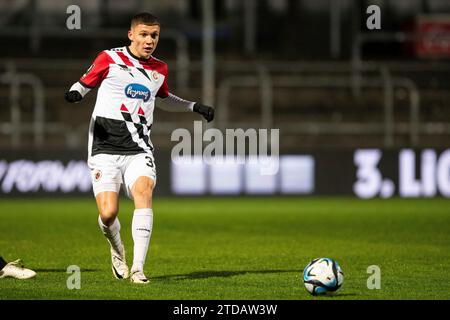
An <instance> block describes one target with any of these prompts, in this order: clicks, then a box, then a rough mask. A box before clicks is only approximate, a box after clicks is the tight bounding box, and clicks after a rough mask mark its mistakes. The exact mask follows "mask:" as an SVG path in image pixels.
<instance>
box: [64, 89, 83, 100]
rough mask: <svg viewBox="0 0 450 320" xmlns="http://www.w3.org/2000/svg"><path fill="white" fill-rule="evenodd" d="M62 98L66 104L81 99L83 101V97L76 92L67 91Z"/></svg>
mask: <svg viewBox="0 0 450 320" xmlns="http://www.w3.org/2000/svg"><path fill="white" fill-rule="evenodd" d="M64 98H65V99H66V101H67V102H71V103H74V102H79V101H81V99H83V96H82V95H81V94H80V93H79V92H78V91H76V90H73V91H68V92H66V93H65V94H64Z"/></svg>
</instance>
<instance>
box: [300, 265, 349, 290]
mask: <svg viewBox="0 0 450 320" xmlns="http://www.w3.org/2000/svg"><path fill="white" fill-rule="evenodd" d="M303 283H304V284H305V288H306V290H307V291H308V292H309V293H311V294H312V295H313V296H316V295H323V294H330V293H333V292H336V291H337V290H338V289H339V288H340V287H341V286H342V284H343V283H344V273H343V272H342V269H341V267H340V266H339V263H337V261H334V260H332V259H329V258H317V259H314V260H313V261H311V262H310V263H309V264H308V265H307V266H306V267H305V270H304V271H303Z"/></svg>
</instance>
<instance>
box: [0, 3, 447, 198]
mask: <svg viewBox="0 0 450 320" xmlns="http://www.w3.org/2000/svg"><path fill="white" fill-rule="evenodd" d="M74 4H75V5H77V6H79V8H80V9H81V28H80V29H75V30H69V29H68V28H67V25H66V22H67V19H68V18H69V16H70V13H67V12H66V10H67V8H68V6H70V5H74ZM370 5H377V6H378V7H379V8H380V10H381V28H380V29H374V30H371V29H369V28H368V27H367V20H368V19H369V18H370V16H371V14H370V13H367V8H368V7H369V6H370ZM140 11H149V12H151V13H153V14H155V15H157V16H158V17H159V18H160V20H161V21H162V34H161V40H160V43H159V47H158V49H157V51H156V52H155V56H156V57H158V58H161V59H162V60H165V61H166V62H167V63H168V65H169V86H170V88H171V89H170V90H171V91H172V92H174V93H175V94H177V95H179V96H181V97H184V98H186V99H190V100H193V101H203V102H205V103H209V104H211V105H213V106H214V107H215V108H216V111H217V115H216V119H215V121H214V122H213V123H212V124H211V125H205V126H204V128H208V127H215V128H219V129H221V130H225V129H226V128H243V129H247V128H255V129H260V128H268V129H270V128H278V129H280V153H281V154H284V155H295V154H296V155H300V154H306V155H316V154H318V153H319V154H322V155H323V154H327V155H326V156H322V158H323V159H325V160H324V161H322V162H325V163H328V164H327V165H328V166H327V167H323V169H322V167H318V164H317V163H318V160H317V159H321V156H314V159H315V160H316V162H315V164H316V166H315V168H316V169H315V171H314V172H313V173H312V174H313V176H314V177H316V178H317V176H318V172H322V171H323V170H328V171H338V170H339V166H340V165H341V164H342V162H340V161H337V160H336V161H334V162H332V164H329V162H330V161H328V160H326V159H329V158H330V157H331V158H332V157H333V154H338V153H342V154H343V156H342V157H337V158H336V159H347V158H348V159H349V163H347V164H346V165H348V166H349V168H350V169H349V172H348V175H347V176H349V178H348V179H349V180H351V181H354V180H355V179H354V178H355V175H356V172H357V168H356V167H354V166H355V160H354V159H355V158H354V155H355V150H358V149H361V148H362V149H367V148H371V149H377V150H387V151H386V152H388V153H390V152H393V153H394V154H395V156H392V162H390V163H391V164H389V165H387V167H390V168H392V167H395V169H388V172H395V175H396V177H395V178H391V180H392V182H393V183H394V185H395V186H397V184H398V183H399V181H400V180H401V178H400V177H398V175H397V171H398V170H399V160H398V157H397V156H398V155H399V154H400V153H397V151H399V150H403V149H411V150H417V154H416V155H417V157H416V158H417V159H418V160H417V166H415V167H414V168H415V169H414V170H416V171H420V170H419V169H418V168H419V167H420V166H419V165H420V161H421V160H420V159H421V154H422V153H421V150H425V149H432V150H435V153H436V157H437V158H438V159H439V155H440V154H443V152H444V151H445V150H446V148H447V147H448V146H449V141H450V140H449V138H450V112H449V103H450V90H449V89H450V2H449V1H446V0H395V1H394V0H370V1H369V0H367V1H366V0H246V1H238V0H214V1H213V0H211V1H208V0H185V1H184V0H171V1H143V0H130V1H119V0H83V1H74V0H60V1H50V0H17V1H9V0H0V41H1V43H2V46H1V50H0V149H1V150H2V153H1V155H0V159H4V160H2V161H3V162H2V163H3V168H4V169H3V173H2V171H1V170H0V173H2V176H0V179H3V180H0V181H2V183H3V184H4V183H5V182H4V181H5V179H6V175H7V172H8V168H9V169H10V168H11V163H12V161H15V160H17V159H20V157H23V158H29V159H33V155H34V156H36V157H38V158H39V159H41V160H42V159H45V158H46V155H48V154H50V153H49V152H52V153H51V154H52V155H53V156H54V157H56V158H57V155H62V154H64V156H62V158H64V159H66V158H67V156H66V153H67V152H68V153H70V154H71V155H78V158H79V159H84V158H85V156H86V147H87V128H88V123H89V118H90V115H91V112H92V108H93V105H94V103H95V96H96V95H95V92H91V93H90V94H89V95H88V96H87V97H86V98H85V99H84V101H83V102H82V103H80V104H77V105H71V104H68V103H66V102H65V101H64V99H63V94H64V92H65V91H66V90H67V89H68V88H69V87H70V86H71V85H72V84H73V83H74V82H75V81H77V79H78V78H79V77H80V76H81V75H82V74H83V73H84V72H85V70H86V69H87V68H88V67H89V65H90V64H91V62H92V61H93V59H94V58H95V56H96V55H97V54H98V53H99V52H100V51H101V50H103V49H107V48H113V47H118V46H123V45H126V44H128V39H127V30H128V28H129V21H130V17H131V16H132V15H134V14H135V13H137V12H140ZM208 32H211V33H210V34H211V35H212V37H208V36H207V35H208ZM198 119H199V118H198V117H196V115H194V114H179V113H168V112H164V111H162V110H158V109H156V110H155V122H154V125H153V128H152V141H153V143H154V145H155V146H156V148H157V150H158V151H157V152H159V154H160V157H161V159H164V160H163V161H159V163H160V168H161V171H160V172H161V173H162V172H167V176H166V177H165V180H166V181H167V184H168V185H166V186H161V189H162V190H166V191H167V193H168V194H170V192H171V191H170V190H172V191H173V181H172V180H171V179H173V177H172V178H171V172H172V171H171V170H172V169H171V168H170V166H169V164H168V163H166V162H170V157H169V156H168V153H169V152H170V150H171V148H172V147H173V145H174V144H175V142H173V141H171V140H170V136H171V132H173V130H174V129H176V128H186V129H188V130H190V131H193V120H198ZM347 152H350V155H349V154H347ZM19 155H20V156H19ZM37 155H40V156H37ZM157 157H158V154H157ZM389 157H391V156H389ZM56 158H54V159H56ZM66 160H67V161H68V158H67V159H66ZM157 160H158V158H157ZM322 162H321V163H322ZM434 163H435V164H436V163H438V161H437V160H436V161H434ZM352 166H353V167H352ZM442 166H443V167H445V168H446V166H445V165H442ZM344 167H345V165H344ZM1 168H2V166H1V165H0V169H1ZM352 168H353V169H352ZM352 170H353V171H352ZM436 172H437V171H436ZM436 172H434V171H433V173H432V175H434V176H435V175H436V174H437V173H436ZM442 172H443V174H448V170H447V171H442ZM442 172H441V173H442ZM162 174H163V173H162ZM386 174H387V175H389V174H388V173H386ZM392 174H394V173H392ZM163 175H164V174H163ZM277 179H278V180H279V179H281V178H277ZM299 179H300V178H299ZM323 179H325V182H323V183H325V184H326V179H327V178H326V177H324V178H323ZM334 179H335V180H336V181H342V178H339V177H336V178H334ZM447 179H448V180H450V177H447ZM25 180H27V179H25ZM278 180H277V181H278ZM435 180H436V179H435ZM171 181H172V182H171ZM299 181H300V180H299ZM302 181H303V180H302ZM446 181H447V180H446ZM170 183H172V185H169V184H170ZM436 183H437V182H436ZM446 183H447V182H444V184H446ZM206 184H208V183H206ZM244 185H245V182H244ZM335 185H336V187H335V188H334V189H333V190H327V192H328V193H332V194H333V193H352V192H353V191H352V188H351V182H350V184H349V185H346V186H345V187H339V184H335ZM381 185H382V184H380V187H379V190H381V188H382V187H381ZM388 185H389V183H388V184H386V185H384V186H385V188H387V189H389V187H388ZM280 188H281V187H279V188H278V189H277V190H280ZM436 188H437V187H436ZM319 189H320V186H319ZM394 189H395V191H396V192H397V191H398V190H399V189H400V187H398V188H397V187H394ZM437 189H438V191H439V188H437ZM39 190H41V191H42V190H43V189H42V188H41V189H39ZM314 190H317V184H316V187H315V189H314ZM377 190H378V189H377ZM379 190H378V191H379ZM378 191H377V192H378ZM240 192H241V191H240ZM379 192H381V191H379ZM378 194H379V193H376V195H378Z"/></svg>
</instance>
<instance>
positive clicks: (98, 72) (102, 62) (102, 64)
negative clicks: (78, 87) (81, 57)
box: [79, 51, 114, 88]
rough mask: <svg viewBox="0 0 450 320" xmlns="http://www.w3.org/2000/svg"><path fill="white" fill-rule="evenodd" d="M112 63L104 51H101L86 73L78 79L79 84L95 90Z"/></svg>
mask: <svg viewBox="0 0 450 320" xmlns="http://www.w3.org/2000/svg"><path fill="white" fill-rule="evenodd" d="M111 63H114V62H113V60H112V59H111V57H110V56H109V55H108V53H106V52H105V51H102V52H101V53H100V54H99V55H98V56H97V57H96V58H95V60H94V62H93V63H92V65H91V66H90V67H89V69H88V70H87V71H86V73H85V74H84V75H83V76H82V77H81V78H80V81H79V82H80V83H81V84H82V85H83V86H85V87H87V88H95V87H96V86H98V85H99V84H100V83H101V82H102V81H103V79H105V78H106V76H107V75H108V72H109V65H110V64H111Z"/></svg>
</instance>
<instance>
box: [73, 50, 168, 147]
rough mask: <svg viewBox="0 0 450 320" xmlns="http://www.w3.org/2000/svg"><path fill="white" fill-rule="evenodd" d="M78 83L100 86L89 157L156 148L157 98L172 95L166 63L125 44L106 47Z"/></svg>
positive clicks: (94, 113)
mask: <svg viewBox="0 0 450 320" xmlns="http://www.w3.org/2000/svg"><path fill="white" fill-rule="evenodd" d="M79 83H80V84H81V85H82V86H83V87H85V88H87V89H91V88H95V87H97V86H99V89H98V93H97V100H96V102H95V108H94V111H93V113H92V118H91V123H90V127H89V151H88V152H89V156H93V155H96V154H100V153H107V154H121V155H123V154H126V155H130V154H138V153H144V152H150V151H152V150H153V146H152V143H151V140H150V130H151V127H152V123H153V110H154V107H155V98H156V97H161V98H165V97H167V96H168V95H169V87H168V85H167V64H166V63H165V62H163V61H161V60H158V59H156V58H154V57H150V58H149V59H148V60H142V59H138V58H137V57H135V56H134V55H133V54H132V53H131V52H130V51H129V49H128V47H126V46H125V47H121V48H115V49H111V50H104V51H102V52H101V53H100V54H99V55H98V56H97V57H96V59H95V60H94V62H93V64H92V65H91V67H90V68H89V69H88V70H87V72H86V73H85V74H84V75H83V76H82V77H81V78H80V80H79Z"/></svg>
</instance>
